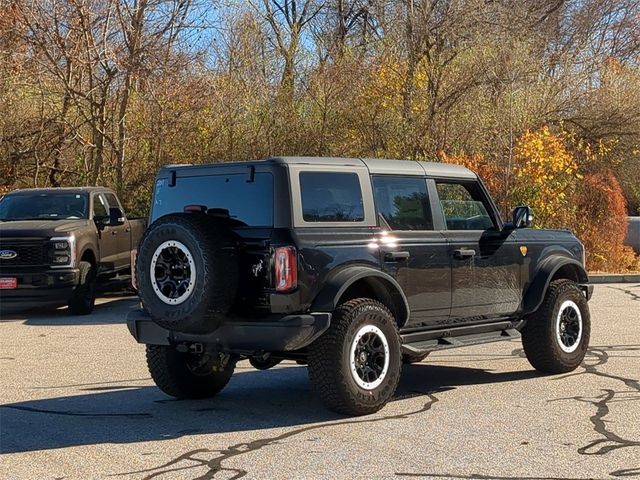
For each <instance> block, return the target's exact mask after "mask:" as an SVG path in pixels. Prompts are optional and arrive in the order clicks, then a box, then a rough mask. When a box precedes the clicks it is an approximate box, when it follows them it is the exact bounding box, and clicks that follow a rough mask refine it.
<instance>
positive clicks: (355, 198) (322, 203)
mask: <svg viewBox="0 0 640 480" xmlns="http://www.w3.org/2000/svg"><path fill="white" fill-rule="evenodd" d="M300 194H301V196H302V218H303V219H304V221H305V222H361V221H363V220H364V207H363V205H362V190H361V189H360V180H359V179H358V175H357V174H355V173H337V172H300Z"/></svg>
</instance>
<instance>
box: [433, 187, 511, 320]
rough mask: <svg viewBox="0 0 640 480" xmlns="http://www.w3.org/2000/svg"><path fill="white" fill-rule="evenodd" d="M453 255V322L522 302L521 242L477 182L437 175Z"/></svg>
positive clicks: (502, 312)
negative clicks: (503, 227)
mask: <svg viewBox="0 0 640 480" xmlns="http://www.w3.org/2000/svg"><path fill="white" fill-rule="evenodd" d="M436 189H437V192H438V197H439V203H440V208H441V214H442V215H443V217H444V221H445V225H446V231H445V235H446V238H447V240H448V242H449V256H450V259H451V267H452V269H451V316H450V318H449V323H469V322H473V321H482V320H484V319H487V318H489V319H490V318H498V317H504V316H508V315H511V314H513V313H514V312H516V311H517V310H518V308H519V306H520V302H521V300H522V289H521V282H520V265H521V264H522V255H520V253H519V251H518V249H519V247H518V244H517V243H516V242H515V240H514V238H513V237H512V236H511V235H510V234H509V233H508V232H502V231H501V230H500V228H501V223H500V220H499V218H498V214H497V212H496V209H495V207H494V206H493V203H492V202H491V200H490V199H489V197H488V195H487V193H486V191H485V190H484V188H483V187H482V185H481V184H480V182H479V181H469V180H465V181H456V180H436Z"/></svg>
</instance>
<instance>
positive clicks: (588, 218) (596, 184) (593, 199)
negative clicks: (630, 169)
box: [573, 170, 638, 271]
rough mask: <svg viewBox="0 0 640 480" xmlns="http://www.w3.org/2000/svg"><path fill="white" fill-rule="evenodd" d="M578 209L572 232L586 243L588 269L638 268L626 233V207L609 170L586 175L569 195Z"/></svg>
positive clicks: (620, 189)
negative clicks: (625, 240)
mask: <svg viewBox="0 0 640 480" xmlns="http://www.w3.org/2000/svg"><path fill="white" fill-rule="evenodd" d="M573 201H574V202H575V205H576V210H577V211H578V212H580V216H579V217H578V219H577V221H576V222H575V225H573V229H574V232H575V233H576V235H577V236H578V238H580V240H582V242H583V243H584V244H585V246H586V251H587V264H588V265H589V268H590V269H591V270H601V271H603V270H604V271H625V270H635V269H637V268H638V258H637V257H636V255H635V254H634V253H633V250H632V249H631V247H627V246H625V245H623V242H624V239H625V236H626V234H627V206H626V203H625V200H624V195H623V193H622V188H621V187H620V183H619V182H618V179H617V178H616V177H615V175H614V174H613V173H612V172H611V171H610V170H608V171H605V172H601V173H594V174H587V175H585V177H584V180H583V182H582V184H581V185H580V189H579V191H578V192H577V194H576V195H575V197H574V198H573Z"/></svg>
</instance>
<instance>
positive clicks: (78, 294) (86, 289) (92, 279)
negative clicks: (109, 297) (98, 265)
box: [69, 261, 96, 315]
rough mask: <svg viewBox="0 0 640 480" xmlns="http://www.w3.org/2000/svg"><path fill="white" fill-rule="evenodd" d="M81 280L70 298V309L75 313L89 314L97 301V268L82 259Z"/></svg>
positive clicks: (79, 267)
mask: <svg viewBox="0 0 640 480" xmlns="http://www.w3.org/2000/svg"><path fill="white" fill-rule="evenodd" d="M78 269H79V270H80V280H79V282H78V285H76V287H75V288H74V289H73V293H72V294H71V298H70V299H69V311H70V312H71V314H73V315H88V314H89V313H91V312H92V311H93V307H94V305H95V303H96V269H95V267H94V266H93V265H91V263H89V262H85V261H82V262H80V264H79V265H78Z"/></svg>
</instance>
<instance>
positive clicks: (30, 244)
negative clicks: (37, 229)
mask: <svg viewBox="0 0 640 480" xmlns="http://www.w3.org/2000/svg"><path fill="white" fill-rule="evenodd" d="M0 250H12V251H14V252H16V253H17V254H18V255H17V256H16V257H15V258H2V259H0V269H4V268H5V267H9V266H11V267H28V266H34V265H45V264H46V263H47V262H46V258H47V255H46V243H45V242H44V241H42V240H36V241H33V240H30V241H16V240H0Z"/></svg>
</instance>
